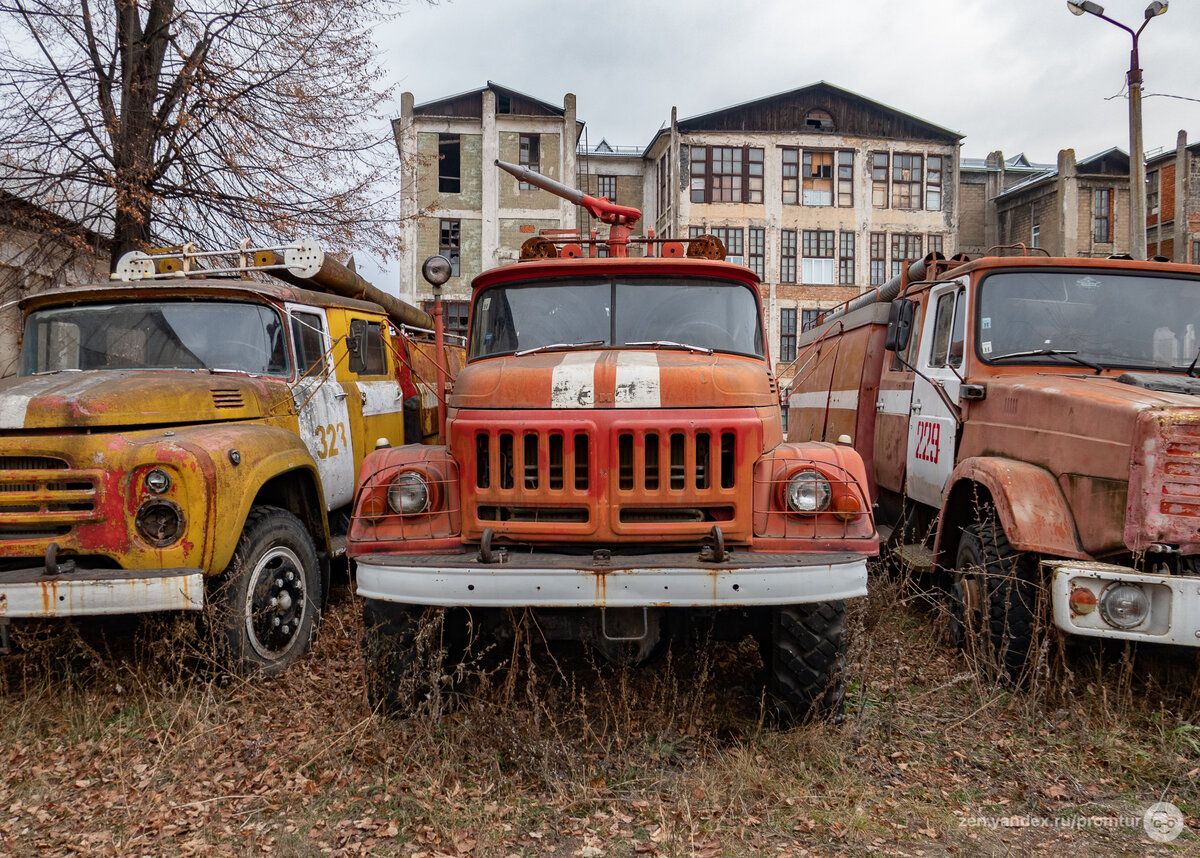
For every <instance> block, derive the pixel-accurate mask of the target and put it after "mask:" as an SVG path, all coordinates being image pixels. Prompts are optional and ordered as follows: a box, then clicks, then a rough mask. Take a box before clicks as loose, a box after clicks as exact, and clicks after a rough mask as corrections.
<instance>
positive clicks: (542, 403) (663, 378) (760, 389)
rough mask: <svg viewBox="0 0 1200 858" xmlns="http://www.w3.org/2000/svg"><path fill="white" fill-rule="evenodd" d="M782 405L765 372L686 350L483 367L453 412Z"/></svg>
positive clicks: (477, 366) (469, 376) (749, 362)
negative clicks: (471, 410)
mask: <svg viewBox="0 0 1200 858" xmlns="http://www.w3.org/2000/svg"><path fill="white" fill-rule="evenodd" d="M778 404H779V394H778V392H777V391H776V388H775V384H774V381H773V379H772V378H771V375H770V373H769V372H768V371H767V365H766V364H765V363H764V362H763V361H761V360H757V359H754V358H742V357H735V356H732V355H722V354H714V355H708V354H696V353H693V352H682V351H650V350H645V349H636V350H620V351H618V350H608V349H605V350H601V351H581V352H546V353H542V354H531V355H521V356H516V355H512V356H508V357H502V358H492V359H489V360H481V361H477V362H476V363H473V364H470V365H469V366H467V367H466V368H465V369H463V370H462V371H461V372H460V373H459V375H458V378H456V379H455V381H454V393H453V395H452V396H451V397H450V406H451V407H452V408H503V409H513V408H744V407H761V406H769V405H778Z"/></svg>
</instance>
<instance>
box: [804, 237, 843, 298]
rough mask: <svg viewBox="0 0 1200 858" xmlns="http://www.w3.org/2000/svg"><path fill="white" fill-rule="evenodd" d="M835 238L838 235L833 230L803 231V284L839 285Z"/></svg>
mask: <svg viewBox="0 0 1200 858" xmlns="http://www.w3.org/2000/svg"><path fill="white" fill-rule="evenodd" d="M835 236H836V233H835V232H834V230H832V229H806V230H802V231H801V236H800V259H801V263H800V268H801V271H800V282H801V283H804V284H810V285H813V286H834V285H836V284H837V267H836V256H835V254H834V237H835ZM810 251H811V252H810ZM818 263H819V264H818Z"/></svg>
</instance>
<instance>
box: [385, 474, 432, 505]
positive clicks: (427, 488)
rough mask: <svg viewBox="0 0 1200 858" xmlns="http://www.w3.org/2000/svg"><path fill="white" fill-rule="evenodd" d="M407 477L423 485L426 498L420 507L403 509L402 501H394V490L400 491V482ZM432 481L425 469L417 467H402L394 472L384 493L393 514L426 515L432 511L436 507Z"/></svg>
mask: <svg viewBox="0 0 1200 858" xmlns="http://www.w3.org/2000/svg"><path fill="white" fill-rule="evenodd" d="M405 477H409V478H411V479H410V482H411V481H416V482H417V483H419V484H420V486H421V489H422V490H423V491H424V494H425V499H424V502H423V503H422V504H421V506H420V509H415V510H405V509H403V503H402V502H400V503H395V504H394V503H392V492H393V491H394V490H395V491H397V492H398V491H399V483H400V482H401V481H402V480H403V479H404V478H405ZM431 483H432V481H431V480H430V479H429V475H428V474H426V473H424V472H423V471H420V470H417V469H416V468H402V469H401V470H399V471H397V472H396V473H395V474H393V475H392V478H391V479H390V480H388V484H387V489H386V491H385V493H384V494H385V500H386V503H387V508H388V509H390V510H391V511H392V513H393V514H395V515H399V516H404V517H411V516H417V515H424V514H426V513H428V512H431V511H432V510H433V508H434V492H433V488H432V486H431Z"/></svg>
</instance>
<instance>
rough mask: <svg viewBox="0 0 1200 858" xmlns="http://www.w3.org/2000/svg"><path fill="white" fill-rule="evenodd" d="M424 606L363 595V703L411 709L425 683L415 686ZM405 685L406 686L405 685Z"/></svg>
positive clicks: (384, 708) (396, 709)
mask: <svg viewBox="0 0 1200 858" xmlns="http://www.w3.org/2000/svg"><path fill="white" fill-rule="evenodd" d="M423 614H424V608H422V607H420V606H417V605H397V604H395V603H393V602H379V601H376V600H375V599H366V600H365V601H364V602H363V638H362V649H363V672H364V674H365V676H366V681H367V704H368V705H369V706H370V707H371V709H373V710H377V711H380V712H383V713H385V714H392V715H399V714H405V713H408V712H411V711H412V710H413V709H414V708H415V706H416V704H417V703H418V702H420V701H419V700H418V697H419V698H422V699H423V698H424V697H425V696H426V695H427V694H428V693H429V689H428V686H427V685H426V686H424V687H422V688H418V687H416V664H417V631H418V629H419V628H420V625H421V617H422V616H423ZM406 686H407V687H406Z"/></svg>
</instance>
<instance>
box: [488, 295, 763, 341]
mask: <svg viewBox="0 0 1200 858" xmlns="http://www.w3.org/2000/svg"><path fill="white" fill-rule="evenodd" d="M568 343H581V344H587V345H592V346H594V347H597V348H622V347H628V348H639V347H640V348H653V347H654V344H655V343H686V344H687V345H688V346H689V347H692V348H695V349H696V350H703V351H707V350H709V349H711V350H712V351H716V352H728V353H731V354H741V355H751V356H754V357H760V358H761V357H763V356H764V354H765V351H764V347H763V335H762V323H761V321H760V318H759V309H758V298H757V296H756V295H755V294H754V292H753V290H751V289H750V288H749V287H748V286H746V285H745V284H744V283H737V282H734V281H725V280H711V279H700V278H683V277H632V276H630V277H624V276H618V277H611V278H609V277H596V278H572V279H569V280H568V279H563V280H535V281H526V282H523V283H506V284H502V285H497V286H493V287H491V288H489V289H484V290H483V291H481V292H480V293H479V294H478V295H477V296H476V298H475V307H474V312H473V313H472V323H471V336H470V344H469V347H468V348H469V355H468V359H469V360H475V359H477V358H485V357H496V356H498V355H511V354H515V353H517V352H531V351H535V350H541V349H544V348H545V347H546V346H554V345H557V344H568Z"/></svg>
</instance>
